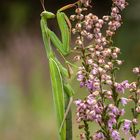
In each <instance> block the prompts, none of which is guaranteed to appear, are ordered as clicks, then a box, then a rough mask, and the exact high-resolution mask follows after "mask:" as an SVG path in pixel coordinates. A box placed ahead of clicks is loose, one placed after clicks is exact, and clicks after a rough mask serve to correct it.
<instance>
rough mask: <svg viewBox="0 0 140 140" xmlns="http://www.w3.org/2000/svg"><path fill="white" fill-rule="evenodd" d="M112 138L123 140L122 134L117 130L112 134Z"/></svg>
mask: <svg viewBox="0 0 140 140" xmlns="http://www.w3.org/2000/svg"><path fill="white" fill-rule="evenodd" d="M111 137H112V139H113V140H121V137H120V134H119V132H118V131H117V130H113V131H112V132H111Z"/></svg>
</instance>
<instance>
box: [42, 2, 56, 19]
mask: <svg viewBox="0 0 140 140" xmlns="http://www.w3.org/2000/svg"><path fill="white" fill-rule="evenodd" d="M40 2H41V5H42V8H43V10H44V11H43V12H42V13H41V17H43V18H45V19H50V18H54V17H55V15H54V14H53V13H51V12H48V11H46V9H45V6H44V0H40Z"/></svg>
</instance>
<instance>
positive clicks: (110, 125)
mask: <svg viewBox="0 0 140 140" xmlns="http://www.w3.org/2000/svg"><path fill="white" fill-rule="evenodd" d="M112 1H113V4H112V8H111V13H110V15H105V16H103V17H102V18H99V17H98V16H97V15H95V14H93V13H88V14H87V15H84V11H86V10H88V9H87V8H89V7H91V6H90V3H91V1H90V0H80V1H79V2H81V4H79V5H78V7H77V9H76V10H75V13H76V14H75V15H72V16H71V17H70V19H71V20H72V21H76V25H75V27H74V28H73V29H72V32H73V33H74V34H76V35H77V38H76V47H75V50H76V51H79V53H80V55H79V56H76V57H75V60H77V61H79V60H80V62H82V66H80V67H79V70H78V72H77V80H78V81H79V82H80V87H81V88H83V87H85V88H86V89H87V90H88V93H89V94H88V96H87V97H85V98H84V100H82V99H77V100H76V101H75V104H76V107H77V111H76V112H77V114H76V120H77V122H78V123H79V127H80V126H81V125H80V124H81V123H84V125H82V128H84V130H85V133H84V134H83V133H82V134H81V135H80V138H81V139H85V138H86V139H93V140H121V139H122V138H121V136H120V131H119V130H120V128H122V130H123V131H124V132H125V133H126V134H128V133H129V134H131V135H132V136H131V137H130V138H129V140H135V138H136V136H137V134H138V132H139V130H138V129H137V128H135V130H134V131H133V129H132V128H134V127H135V126H136V125H137V124H138V119H137V118H138V115H139V114H140V98H139V95H140V88H139V78H138V82H132V83H129V82H128V80H124V81H122V82H117V81H116V77H115V73H116V72H117V71H118V70H119V68H118V67H119V66H120V65H122V64H123V61H122V60H119V59H118V55H119V54H120V48H118V47H116V46H114V44H113V41H112V36H113V35H114V34H115V33H116V31H117V29H118V28H119V27H120V26H121V24H122V18H121V11H122V10H123V9H124V8H125V7H126V6H127V2H126V1H125V0H112ZM104 27H105V28H104ZM87 39H88V40H91V42H92V44H91V45H89V46H85V40H87ZM133 72H134V73H135V74H136V75H137V76H138V77H140V67H138V68H134V69H133ZM126 90H127V91H130V93H131V94H132V95H131V96H130V97H129V98H127V97H123V95H124V96H125V93H126ZM122 93H123V94H122ZM129 102H134V103H135V107H134V108H133V109H132V114H133V117H134V118H133V119H132V120H128V119H124V121H122V120H121V119H120V118H121V117H122V116H124V114H125V106H126V105H127V104H128V103H129ZM120 106H122V108H120ZM88 122H96V123H97V124H98V125H99V126H100V130H98V131H96V132H95V133H94V134H90V133H89V130H88ZM80 128H81V127H80ZM130 131H131V133H130Z"/></svg>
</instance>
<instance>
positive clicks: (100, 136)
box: [93, 132, 105, 140]
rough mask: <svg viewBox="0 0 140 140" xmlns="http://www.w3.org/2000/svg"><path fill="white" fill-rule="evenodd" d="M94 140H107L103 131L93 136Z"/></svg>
mask: <svg viewBox="0 0 140 140" xmlns="http://www.w3.org/2000/svg"><path fill="white" fill-rule="evenodd" d="M93 140H105V136H104V134H103V133H102V132H97V133H96V134H95V135H94V136H93Z"/></svg>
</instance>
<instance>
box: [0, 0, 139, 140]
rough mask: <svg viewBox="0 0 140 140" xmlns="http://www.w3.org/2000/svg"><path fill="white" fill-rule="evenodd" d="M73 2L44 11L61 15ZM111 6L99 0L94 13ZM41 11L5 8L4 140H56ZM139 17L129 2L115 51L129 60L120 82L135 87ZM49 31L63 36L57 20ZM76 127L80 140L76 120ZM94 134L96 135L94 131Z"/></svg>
mask: <svg viewBox="0 0 140 140" xmlns="http://www.w3.org/2000/svg"><path fill="white" fill-rule="evenodd" d="M72 2H75V0H67V1H66V0H45V6H46V9H47V10H48V11H51V12H54V13H56V11H57V9H59V8H60V7H62V6H64V5H66V4H68V3H72ZM110 5H111V0H94V8H93V11H94V12H95V13H96V14H97V15H99V16H100V17H101V16H102V15H104V14H108V13H109V11H110ZM41 11H42V7H41V4H40V1H39V0H30V1H29V0H1V2H0V140H56V139H57V138H56V125H55V115H54V108H53V101H52V93H51V85H50V76H49V69H48V62H47V59H46V54H45V49H44V46H43V42H42V38H41V32H40V25H39V22H40V13H41ZM139 11H140V1H139V0H129V6H128V7H127V9H126V10H125V11H124V12H123V19H124V20H123V21H124V24H123V26H122V27H121V29H120V30H119V31H118V33H117V35H116V37H115V42H116V45H117V46H119V47H120V48H121V49H122V54H121V55H120V58H121V59H123V60H125V63H124V65H123V66H122V67H121V71H120V72H119V75H118V77H119V78H118V80H120V81H121V80H124V79H129V80H130V81H133V80H134V79H135V77H134V76H133V74H132V73H131V70H132V68H133V67H135V66H138V65H140V12H139ZM71 12H74V11H71ZM66 13H67V15H68V16H69V15H70V14H71V13H70V12H68V11H67V12H66ZM49 26H50V28H51V29H53V30H55V32H56V33H57V32H58V28H57V23H56V20H51V21H50V23H49ZM58 34H59V32H58ZM74 83H75V82H74ZM73 85H75V84H73ZM76 86H77V87H79V85H78V84H77V85H76ZM78 89H79V88H78ZM79 96H85V93H82V91H81V90H77V91H76V95H75V98H78V97H79ZM73 108H74V106H73ZM128 108H129V106H128ZM74 110H75V108H74ZM73 115H75V112H74V111H73ZM130 117H131V115H130ZM73 125H74V140H77V139H79V138H78V134H79V130H78V129H77V124H76V121H75V118H74V119H73ZM91 129H93V131H95V129H94V127H93V128H91Z"/></svg>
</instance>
